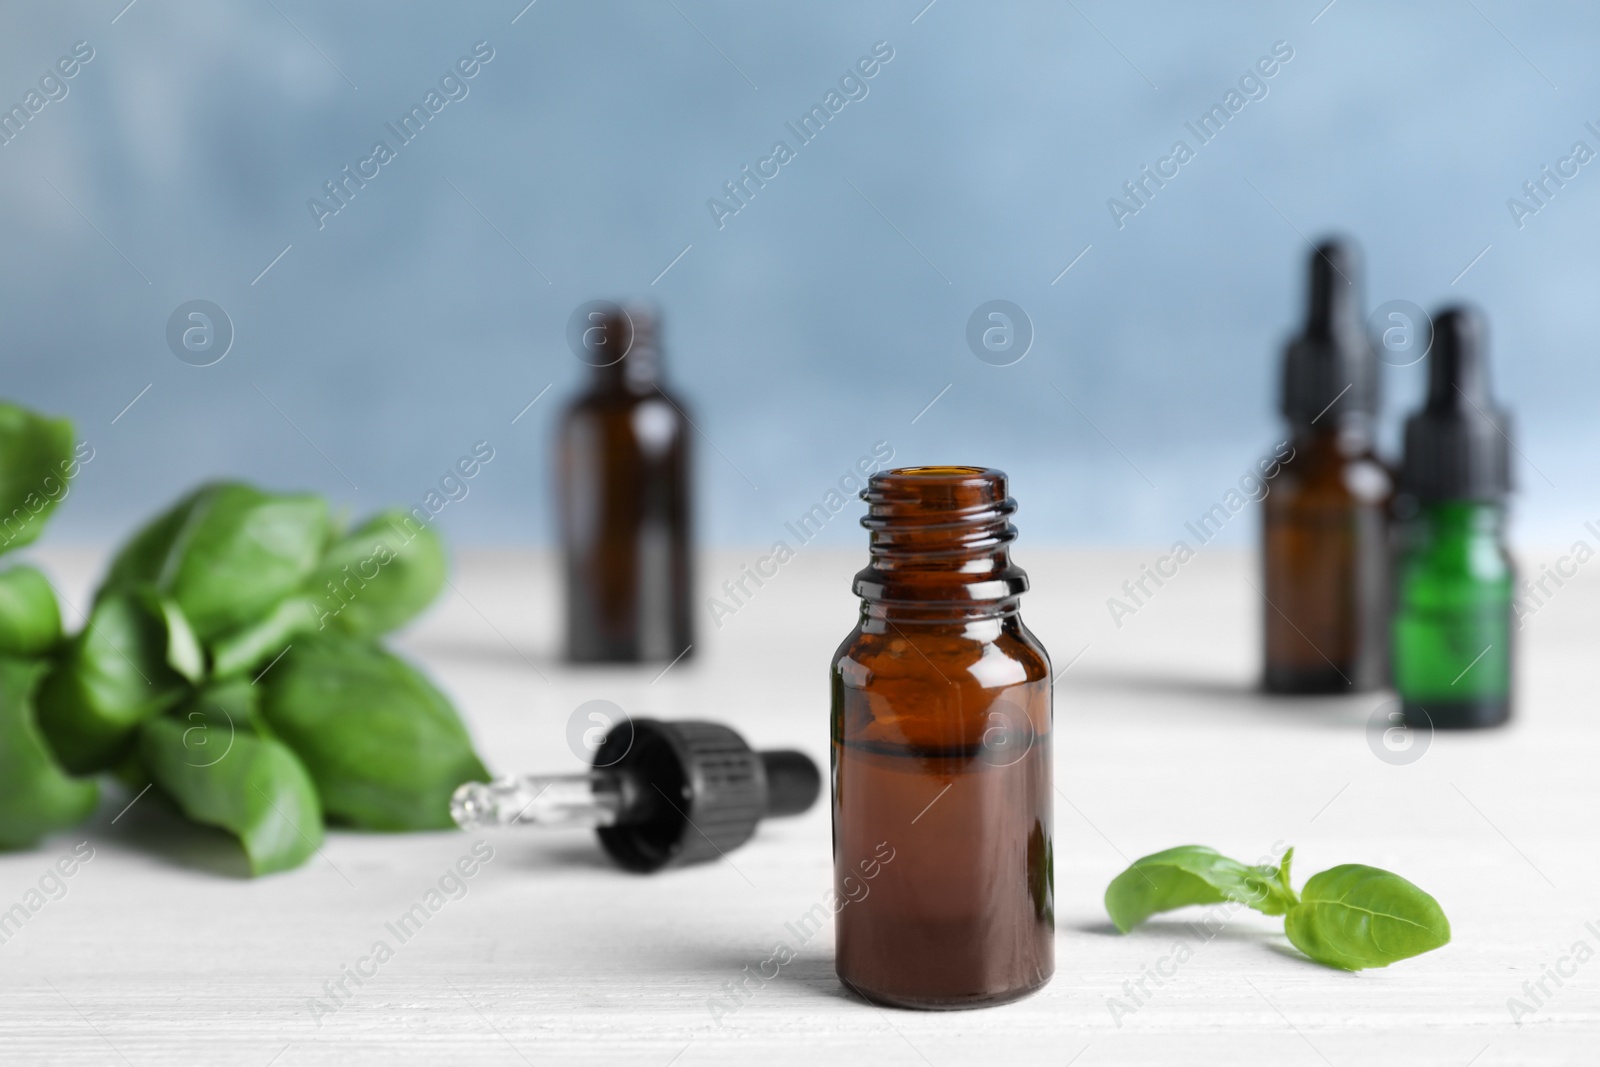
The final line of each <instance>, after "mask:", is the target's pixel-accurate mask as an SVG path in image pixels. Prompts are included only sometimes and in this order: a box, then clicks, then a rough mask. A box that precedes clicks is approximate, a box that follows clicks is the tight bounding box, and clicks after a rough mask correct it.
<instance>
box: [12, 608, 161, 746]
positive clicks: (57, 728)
mask: <svg viewBox="0 0 1600 1067" xmlns="http://www.w3.org/2000/svg"><path fill="white" fill-rule="evenodd" d="M167 618H168V614H167V613H166V612H164V611H163V609H162V607H161V605H160V603H159V602H158V601H157V600H156V598H155V597H153V596H151V595H150V594H149V593H147V592H135V593H129V594H126V595H120V594H119V595H114V596H108V597H105V598H103V599H102V600H101V601H100V602H99V603H97V604H96V605H95V606H94V610H93V612H92V613H91V614H90V615H89V621H88V623H87V624H86V625H85V626H84V628H83V631H82V632H81V633H79V634H78V635H77V636H76V637H75V638H73V639H72V641H71V643H69V644H68V645H67V647H66V649H65V650H64V651H63V652H62V654H61V655H60V657H59V658H58V659H57V661H56V662H55V664H54V665H53V666H52V667H51V670H50V672H49V674H47V675H46V676H45V679H44V682H43V684H42V685H41V686H40V688H39V696H38V707H39V725H40V727H41V728H42V729H43V731H44V734H45V736H46V737H47V738H48V739H49V741H50V744H51V745H52V747H54V749H55V751H56V754H57V755H58V756H59V757H60V759H61V762H62V764H64V765H65V766H66V768H67V769H68V770H70V771H72V772H73V773H75V774H85V773H88V772H90V771H98V770H103V769H104V768H107V767H110V766H111V765H112V764H114V763H116V762H117V761H118V760H119V759H121V758H122V757H123V756H124V755H126V754H127V752H128V750H129V749H130V748H131V747H132V745H133V739H134V731H135V730H136V729H137V728H138V726H139V724H140V723H142V722H144V721H145V720H146V719H149V718H153V717H154V716H156V715H159V714H161V712H163V711H165V710H166V709H168V708H170V707H172V706H173V705H174V704H176V703H177V702H178V701H179V700H181V699H182V698H183V695H184V693H185V692H187V690H188V684H187V682H186V681H185V679H184V677H183V675H182V674H180V673H178V672H177V671H176V670H174V669H173V668H172V667H171V666H170V662H171V659H172V658H174V656H173V651H172V643H171V641H170V640H169V631H168V625H167ZM181 640H182V639H181V637H180V641H181ZM176 658H179V659H181V658H182V655H181V654H180V655H179V656H177V657H176Z"/></svg>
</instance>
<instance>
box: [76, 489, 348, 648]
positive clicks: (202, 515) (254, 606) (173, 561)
mask: <svg viewBox="0 0 1600 1067" xmlns="http://www.w3.org/2000/svg"><path fill="white" fill-rule="evenodd" d="M328 534H329V525H328V505H327V504H326V503H325V502H324V501H323V500H322V499H321V498H320V497H316V496H310V495H300V496H284V495H273V494H269V493H263V492H262V491H261V490H259V489H256V488H255V487H254V486H249V485H244V484H242V483H238V482H219V483H215V484H212V485H206V486H202V487H201V488H200V489H198V490H196V491H195V492H193V493H191V494H190V495H189V496H187V497H185V498H184V499H183V500H181V501H179V502H178V503H177V504H176V505H175V506H174V507H173V508H172V509H170V510H169V511H167V512H166V513H165V514H163V515H160V516H158V517H157V518H156V519H155V520H153V521H152V522H151V523H150V524H149V525H147V526H146V527H145V528H144V529H143V530H141V531H140V532H139V533H137V534H136V535H134V538H133V539H132V540H131V541H130V542H128V544H127V545H126V546H124V548H123V550H122V551H121V552H120V553H119V554H118V555H117V558H116V559H115V560H114V561H113V562H112V565H111V572H110V574H109V575H108V576H107V578H106V582H105V585H104V586H103V587H102V589H101V594H102V595H105V594H106V593H108V592H120V591H126V590H128V589H131V588H135V587H139V586H143V585H150V586H152V587H153V588H155V590H156V591H157V592H158V593H160V594H161V595H163V596H167V597H170V598H171V599H173V600H174V601H176V602H177V604H178V606H179V607H181V608H182V609H183V613H184V614H185V615H186V616H187V617H188V619H189V623H190V625H191V626H193V627H194V632H195V634H196V635H197V636H198V637H199V638H200V640H201V642H202V643H206V644H209V643H210V642H211V641H212V639H213V638H216V637H218V636H220V635H222V634H225V633H227V632H229V631H231V630H237V629H239V628H241V627H243V626H246V625H248V624H250V623H253V622H255V621H257V619H258V618H259V617H260V616H262V615H265V614H267V613H268V612H270V611H271V610H272V608H273V607H274V606H275V605H276V604H277V603H278V602H279V601H281V600H283V599H284V598H285V597H287V596H288V595H289V594H291V593H293V592H294V591H295V590H296V589H298V588H299V587H300V585H301V584H302V583H303V582H304V581H305V580H306V578H307V577H308V576H309V575H310V574H311V571H312V569H313V568H314V567H315V566H316V565H317V561H318V560H319V559H320V558H321V555H322V550H323V548H324V547H325V546H326V544H327V540H328Z"/></svg>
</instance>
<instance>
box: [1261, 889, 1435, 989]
mask: <svg viewBox="0 0 1600 1067" xmlns="http://www.w3.org/2000/svg"><path fill="white" fill-rule="evenodd" d="M1283 929H1284V933H1286V934H1287V935H1288V936H1289V941H1290V943H1291V944H1293V945H1294V947H1295V948H1297V949H1299V950H1300V951H1301V952H1304V953H1305V954H1306V955H1307V956H1310V957H1311V958H1312V959H1314V960H1316V961H1317V962H1318V963H1324V964H1327V965H1328V966H1329V967H1340V968H1343V969H1344V970H1347V971H1358V970H1361V969H1363V968H1366V967H1387V966H1388V965H1389V964H1391V963H1394V962H1395V961H1396V960H1403V959H1408V958H1409V957H1411V956H1417V955H1421V954H1422V953H1424V952H1431V951H1433V950H1434V949H1436V948H1439V947H1440V946H1441V945H1445V944H1448V943H1449V941H1450V920H1449V919H1446V918H1445V915H1444V910H1443V909H1442V908H1440V907H1439V902H1438V901H1437V900H1434V899H1433V898H1432V897H1431V896H1429V895H1428V894H1427V893H1424V892H1423V891H1422V890H1421V889H1418V888H1417V887H1416V886H1415V885H1412V884H1411V883H1410V882H1408V881H1406V880H1405V879H1404V878H1401V877H1400V876H1399V875H1398V874H1391V873H1389V872H1388V871H1383V870H1379V869H1378V868H1376V867H1367V866H1364V865H1363V864H1359V863H1346V864H1341V865H1340V866H1338V867H1334V868H1332V869H1330V870H1326V871H1323V872H1322V873H1321V874H1314V875H1312V876H1311V878H1310V880H1308V881H1307V882H1306V884H1305V888H1304V889H1302V890H1301V891H1300V903H1299V904H1298V905H1296V906H1295V907H1293V908H1290V909H1289V915H1288V918H1286V919H1285V920H1284V924H1283Z"/></svg>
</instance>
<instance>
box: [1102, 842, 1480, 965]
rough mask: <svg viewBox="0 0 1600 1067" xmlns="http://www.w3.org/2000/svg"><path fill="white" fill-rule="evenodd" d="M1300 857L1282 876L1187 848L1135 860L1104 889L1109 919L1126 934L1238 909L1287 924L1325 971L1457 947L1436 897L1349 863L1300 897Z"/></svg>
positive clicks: (1313, 880) (1320, 877) (1317, 878)
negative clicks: (1175, 913)
mask: <svg viewBox="0 0 1600 1067" xmlns="http://www.w3.org/2000/svg"><path fill="white" fill-rule="evenodd" d="M1293 859H1294V849H1292V848H1291V849H1289V850H1288V851H1287V852H1286V853H1284V856H1283V860H1282V862H1281V863H1279V864H1278V865H1277V866H1273V865H1271V864H1257V865H1254V866H1247V865H1245V864H1243V863H1240V862H1239V861H1238V860H1235V859H1229V858H1228V857H1227V856H1224V855H1222V854H1221V853H1219V852H1217V851H1216V850H1215V849H1211V848H1207V847H1205V846H1204V845H1180V846H1178V847H1177V848H1169V849H1167V850H1165V851H1164V852H1156V853H1154V854H1152V855H1149V856H1145V857H1144V858H1143V859H1139V860H1135V861H1134V863H1133V865H1132V866H1130V867H1129V868H1128V869H1127V870H1125V871H1123V872H1122V873H1121V874H1119V875H1117V876H1116V878H1114V879H1112V881H1111V884H1110V885H1109V886H1107V887H1106V912H1107V913H1108V914H1109V915H1110V916H1111V921H1112V923H1113V924H1114V925H1115V926H1116V928H1117V929H1118V930H1119V931H1120V932H1122V933H1124V934H1125V933H1127V932H1128V931H1129V930H1132V929H1133V928H1134V927H1135V926H1138V925H1139V924H1140V923H1142V922H1144V921H1145V920H1146V919H1148V918H1149V917H1150V916H1152V915H1154V914H1156V913H1157V912H1163V911H1171V910H1172V909H1174V908H1181V907H1185V906H1187V905H1190V904H1223V903H1226V902H1232V903H1235V904H1242V905H1246V906H1248V907H1251V908H1254V909H1255V910H1256V911H1259V912H1261V913H1262V914H1263V915H1282V916H1283V917H1284V921H1283V932H1284V934H1285V935H1286V936H1287V937H1288V938H1289V943H1290V944H1292V945H1294V947H1295V948H1297V949H1299V950H1300V951H1301V952H1304V953H1305V954H1306V955H1307V956H1309V957H1310V958H1311V959H1313V960H1316V961H1317V962H1318V963H1321V964H1324V965H1326V966H1328V967H1337V968H1340V969H1341V970H1346V971H1359V970H1363V969H1365V968H1368V967H1387V966H1388V965H1389V964H1391V963H1394V962H1396V961H1398V960H1403V959H1409V958H1410V957H1412V956H1419V955H1421V954H1422V953H1424V952H1431V951H1433V950H1434V949H1436V948H1440V947H1442V946H1444V945H1446V944H1448V943H1449V942H1450V920H1448V919H1446V918H1445V915H1444V909H1443V908H1441V907H1439V902H1438V901H1437V900H1434V899H1433V897H1431V896H1429V895H1428V894H1427V893H1425V892H1423V891H1422V890H1421V889H1419V888H1417V887H1416V886H1415V885H1413V884H1412V883H1410V882H1408V881H1406V880H1405V879H1404V878H1402V877H1400V876H1399V875H1398V874H1391V873H1390V872H1389V871H1385V870H1380V869H1379V868H1377V867H1368V866H1366V865H1365V864H1360V863H1343V864H1340V865H1339V866H1337V867H1333V868H1330V869H1328V870H1326V871H1323V872H1321V873H1320V874H1314V875H1312V876H1311V877H1310V878H1309V879H1307V880H1306V884H1305V886H1304V887H1302V888H1301V890H1300V892H1298V893H1296V892H1295V891H1294V888H1293V886H1291V885H1290V883H1289V864H1290V863H1291V862H1292V861H1293Z"/></svg>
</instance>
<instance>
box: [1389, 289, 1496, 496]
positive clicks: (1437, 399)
mask: <svg viewBox="0 0 1600 1067" xmlns="http://www.w3.org/2000/svg"><path fill="white" fill-rule="evenodd" d="M1488 332H1489V331H1488V324H1487V323H1486V322H1485V320H1484V317H1483V314H1482V313H1481V312H1479V311H1478V310H1477V309H1476V308H1473V307H1467V306H1458V307H1451V308H1447V309H1445V310H1443V311H1441V312H1439V313H1438V314H1437V315H1435V316H1434V320H1433V344H1432V347H1431V348H1430V350H1429V356H1428V358H1429V360H1430V361H1431V365H1430V366H1429V368H1428V398H1427V401H1426V402H1425V403H1424V404H1423V406H1422V410H1420V411H1418V412H1417V413H1416V414H1415V415H1413V416H1411V418H1410V419H1408V420H1406V434H1405V459H1404V462H1403V465H1402V468H1401V476H1400V489H1401V491H1402V492H1403V493H1405V494H1406V495H1407V496H1410V497H1412V498H1413V499H1415V500H1416V501H1417V502H1419V503H1431V502H1437V501H1447V500H1461V501H1479V502H1484V503H1496V502H1499V501H1501V500H1503V499H1504V498H1505V497H1506V495H1507V494H1508V493H1510V491H1511V442H1510V440H1509V437H1510V418H1509V416H1507V414H1506V413H1505V412H1504V411H1503V410H1501V409H1500V407H1499V406H1498V405H1496V404H1495V402H1494V398H1493V397H1492V396H1490V395H1489V373H1488V366H1487V355H1488V353H1487V349H1488Z"/></svg>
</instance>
